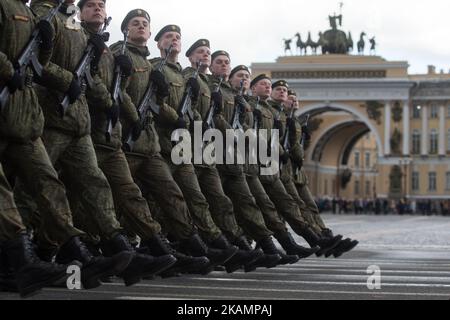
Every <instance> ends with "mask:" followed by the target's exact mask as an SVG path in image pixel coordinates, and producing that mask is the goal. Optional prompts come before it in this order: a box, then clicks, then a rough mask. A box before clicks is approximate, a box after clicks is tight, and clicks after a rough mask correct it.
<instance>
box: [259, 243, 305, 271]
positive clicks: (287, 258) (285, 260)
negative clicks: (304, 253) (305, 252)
mask: <svg viewBox="0 0 450 320" xmlns="http://www.w3.org/2000/svg"><path fill="white" fill-rule="evenodd" d="M257 247H261V249H262V250H263V251H264V253H267V254H278V255H280V257H281V260H280V261H278V264H279V265H285V264H294V263H297V262H298V260H300V258H299V257H298V256H297V255H289V254H284V253H283V252H281V251H280V250H278V249H277V247H276V246H275V243H273V240H272V238H271V237H267V238H264V239H262V240H260V241H258V244H257Z"/></svg>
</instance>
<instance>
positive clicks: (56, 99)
mask: <svg viewBox="0 0 450 320" xmlns="http://www.w3.org/2000/svg"><path fill="white" fill-rule="evenodd" d="M55 5H56V2H55V1H52V0H33V1H32V2H31V8H32V9H33V11H34V12H36V14H37V15H38V16H40V17H43V16H45V15H46V14H47V13H48V11H49V10H50V9H51V8H52V7H54V6H55ZM63 8H64V7H63ZM71 20H72V19H71V18H70V14H66V13H62V12H61V11H60V12H59V13H58V14H57V15H56V17H55V19H54V20H53V27H54V29H55V42H54V48H53V52H54V54H53V55H52V58H51V61H50V63H49V64H48V65H47V67H46V68H45V69H44V71H43V74H42V79H40V83H41V84H43V85H45V87H42V86H38V87H37V88H36V91H37V93H38V96H39V102H40V103H41V106H42V109H43V111H44V115H45V127H46V128H49V129H56V130H59V131H62V132H65V133H66V134H70V135H73V136H76V137H81V136H84V135H87V134H89V133H90V129H91V119H90V116H89V110H88V105H87V101H86V98H85V96H84V95H82V96H81V97H80V98H79V99H78V100H77V101H75V102H74V103H73V104H72V105H70V107H69V108H68V110H67V112H66V114H65V115H64V118H61V116H60V114H59V112H58V110H59V105H60V103H61V101H62V100H63V99H64V96H65V93H66V92H67V91H68V89H69V86H70V83H71V82H72V80H73V78H74V75H73V72H74V71H75V70H76V68H77V66H78V63H79V62H80V60H81V58H82V56H83V53H84V50H85V49H86V47H87V40H88V37H89V35H88V34H87V32H86V31H85V30H84V29H83V28H81V27H76V26H74V25H72V24H71V23H70V22H71ZM94 81H95V82H96V83H99V82H100V81H101V80H99V78H98V76H97V75H96V76H94Z"/></svg>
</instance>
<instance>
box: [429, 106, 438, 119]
mask: <svg viewBox="0 0 450 320" xmlns="http://www.w3.org/2000/svg"><path fill="white" fill-rule="evenodd" d="M430 118H431V119H437V118H439V107H438V106H437V105H432V106H431V111H430Z"/></svg>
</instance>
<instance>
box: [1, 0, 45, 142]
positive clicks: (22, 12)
mask: <svg viewBox="0 0 450 320" xmlns="http://www.w3.org/2000/svg"><path fill="white" fill-rule="evenodd" d="M36 21H37V19H36V18H35V16H34V14H33V13H32V12H31V10H30V8H28V7H27V6H26V5H25V4H24V2H23V1H20V0H2V1H0V85H1V86H3V85H5V83H6V82H7V81H8V80H9V79H10V78H11V77H12V76H13V74H14V67H13V64H14V63H15V62H16V61H17V59H18V58H19V55H20V53H21V52H22V50H23V49H24V48H25V46H26V45H27V43H28V41H29V39H30V36H31V34H32V32H33V30H34V28H35V23H36ZM50 56H51V52H43V51H42V50H41V52H40V53H39V60H40V62H41V63H42V64H43V65H44V66H45V65H46V64H47V62H48V60H49V58H50ZM32 75H33V73H32V70H31V69H30V68H28V69H27V81H26V82H27V84H26V86H25V88H24V89H23V90H17V91H16V92H15V93H14V94H12V95H11V96H10V98H9V100H8V102H7V103H6V105H5V106H3V108H2V116H1V117H0V137H6V138H8V139H13V140H17V141H20V142H25V141H29V140H30V139H31V140H35V139H37V138H38V137H39V136H40V135H41V134H42V131H43V128H44V116H43V113H42V110H41V107H40V106H39V102H38V98H37V95H36V93H35V91H34V89H33V88H32Z"/></svg>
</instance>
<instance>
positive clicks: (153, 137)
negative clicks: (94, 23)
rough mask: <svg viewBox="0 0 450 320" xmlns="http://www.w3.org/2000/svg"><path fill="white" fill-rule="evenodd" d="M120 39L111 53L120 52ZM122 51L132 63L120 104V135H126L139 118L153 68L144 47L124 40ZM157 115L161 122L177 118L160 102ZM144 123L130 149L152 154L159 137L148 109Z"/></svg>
mask: <svg viewBox="0 0 450 320" xmlns="http://www.w3.org/2000/svg"><path fill="white" fill-rule="evenodd" d="M122 43H123V42H122V41H119V42H117V43H115V44H113V45H112V46H111V50H112V52H113V53H114V54H119V52H120V50H121V48H122ZM125 54H126V55H127V56H128V57H130V59H131V61H132V64H133V71H132V74H131V76H130V78H129V80H128V81H127V84H126V94H124V103H123V104H122V106H121V122H122V126H123V136H124V138H125V139H126V138H127V137H128V135H129V133H130V130H131V129H132V126H133V125H134V124H135V123H136V122H137V121H139V114H138V111H137V108H138V106H139V105H140V103H141V101H142V98H143V97H144V95H145V93H146V91H147V89H148V86H149V85H150V73H151V71H152V69H153V67H152V64H151V63H150V61H149V60H147V57H148V56H149V55H150V52H149V51H148V48H147V47H138V46H135V45H133V44H131V43H127V48H126V50H125ZM160 112H161V113H160V115H159V116H158V119H159V120H160V121H162V122H166V121H167V122H171V121H175V120H176V119H177V116H176V113H175V114H174V113H173V112H172V109H171V108H170V107H169V106H167V105H166V104H161V111H160ZM144 123H145V127H144V129H143V132H142V134H141V136H140V137H139V139H138V141H136V143H135V145H134V149H133V153H134V154H140V155H153V154H155V153H159V152H161V146H160V139H159V136H158V134H157V131H156V128H155V118H154V116H153V114H152V113H151V112H149V113H148V114H147V118H146V119H145V121H144Z"/></svg>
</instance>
